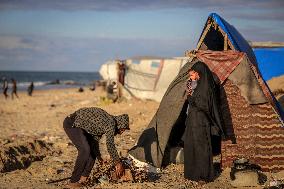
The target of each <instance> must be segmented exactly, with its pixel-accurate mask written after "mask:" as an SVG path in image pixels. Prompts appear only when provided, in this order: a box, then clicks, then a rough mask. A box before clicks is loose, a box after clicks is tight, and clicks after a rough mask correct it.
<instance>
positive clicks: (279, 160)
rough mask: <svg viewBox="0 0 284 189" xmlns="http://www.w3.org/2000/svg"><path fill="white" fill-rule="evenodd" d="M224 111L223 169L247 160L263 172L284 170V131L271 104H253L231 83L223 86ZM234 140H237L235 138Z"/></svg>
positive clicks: (226, 82)
mask: <svg viewBox="0 0 284 189" xmlns="http://www.w3.org/2000/svg"><path fill="white" fill-rule="evenodd" d="M223 89H224V90H221V91H223V92H222V94H221V100H222V101H221V111H222V115H223V119H224V122H225V126H226V127H225V128H226V133H227V134H229V135H230V138H231V140H232V141H234V140H235V143H232V141H231V140H228V141H225V142H222V149H221V152H222V166H223V167H230V166H231V165H232V162H233V160H234V159H235V158H237V157H246V158H249V159H250V162H251V163H255V164H257V165H259V166H261V168H262V170H264V171H278V170H284V128H283V127H280V126H281V122H280V121H279V119H278V117H277V114H276V113H275V112H274V110H273V108H272V106H271V105H270V103H266V104H258V105H250V104H248V103H247V101H246V100H245V98H244V97H243V96H242V95H241V92H240V90H239V88H238V87H237V86H236V85H234V84H233V83H232V82H231V81H230V80H226V81H225V82H224V84H223ZM234 138H235V139H234Z"/></svg>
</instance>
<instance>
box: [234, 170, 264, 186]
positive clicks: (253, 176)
mask: <svg viewBox="0 0 284 189" xmlns="http://www.w3.org/2000/svg"><path fill="white" fill-rule="evenodd" d="M235 177H236V179H235V180H232V181H231V185H232V186H233V187H257V186H259V184H258V174H257V172H256V171H252V170H244V171H238V172H236V173H235Z"/></svg>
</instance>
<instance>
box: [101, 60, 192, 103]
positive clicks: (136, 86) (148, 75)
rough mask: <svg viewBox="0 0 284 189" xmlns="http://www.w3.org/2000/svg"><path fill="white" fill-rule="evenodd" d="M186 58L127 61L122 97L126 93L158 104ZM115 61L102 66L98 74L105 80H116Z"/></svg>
mask: <svg viewBox="0 0 284 189" xmlns="http://www.w3.org/2000/svg"><path fill="white" fill-rule="evenodd" d="M187 60H188V57H181V58H170V59H169V58H167V59H163V58H136V59H127V60H125V64H126V66H127V69H126V72H125V78H124V90H123V94H122V95H124V96H127V94H126V93H129V94H131V95H132V96H135V97H137V98H140V99H151V100H155V101H158V102H160V101H161V99H162V97H163V95H164V93H165V92H166V90H167V88H168V86H169V84H170V82H171V81H172V80H173V79H174V78H175V77H176V76H177V74H178V73H179V70H180V69H181V67H182V66H183V65H184V64H185V63H186V62H187ZM116 64H117V61H109V62H107V63H106V64H104V65H102V67H101V69H100V74H101V76H102V77H103V79H105V80H117V68H116Z"/></svg>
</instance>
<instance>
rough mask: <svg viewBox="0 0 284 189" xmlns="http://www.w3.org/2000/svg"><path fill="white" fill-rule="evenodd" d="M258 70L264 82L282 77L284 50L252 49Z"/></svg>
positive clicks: (283, 73)
mask: <svg viewBox="0 0 284 189" xmlns="http://www.w3.org/2000/svg"><path fill="white" fill-rule="evenodd" d="M254 53H255V55H256V59H257V62H258V68H259V70H260V72H261V74H262V77H263V79H264V80H265V81H268V80H270V79H271V78H273V77H278V76H280V75H284V48H283V47H282V48H256V49H254Z"/></svg>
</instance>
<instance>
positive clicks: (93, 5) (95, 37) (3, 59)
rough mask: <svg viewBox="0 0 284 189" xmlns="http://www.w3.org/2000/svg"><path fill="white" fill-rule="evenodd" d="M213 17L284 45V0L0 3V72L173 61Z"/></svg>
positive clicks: (249, 35)
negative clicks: (133, 59)
mask: <svg viewBox="0 0 284 189" xmlns="http://www.w3.org/2000/svg"><path fill="white" fill-rule="evenodd" d="M211 12H216V13H218V14H219V15H220V16H221V17H223V18H224V19H225V20H226V21H228V22H229V23H230V24H232V25H234V26H235V28H236V29H237V30H239V32H240V33H241V34H242V35H243V36H244V37H245V39H247V40H250V41H278V42H284V21H283V20H284V19H283V18H284V0H269V1H268V0H202V1H201V0H60V1H55V0H48V1H47V0H22V1H19V0H0V71H1V70H2V71H3V70H12V71H86V72H94V71H98V70H99V69H100V66H101V65H102V64H103V63H105V62H107V61H109V60H114V59H127V58H131V57H136V56H158V57H176V56H183V55H184V52H185V51H186V50H188V49H194V48H195V47H196V43H197V40H198V38H199V36H200V33H201V32H202V29H203V27H204V24H205V22H206V19H207V17H208V15H209V14H210V13H211Z"/></svg>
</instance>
